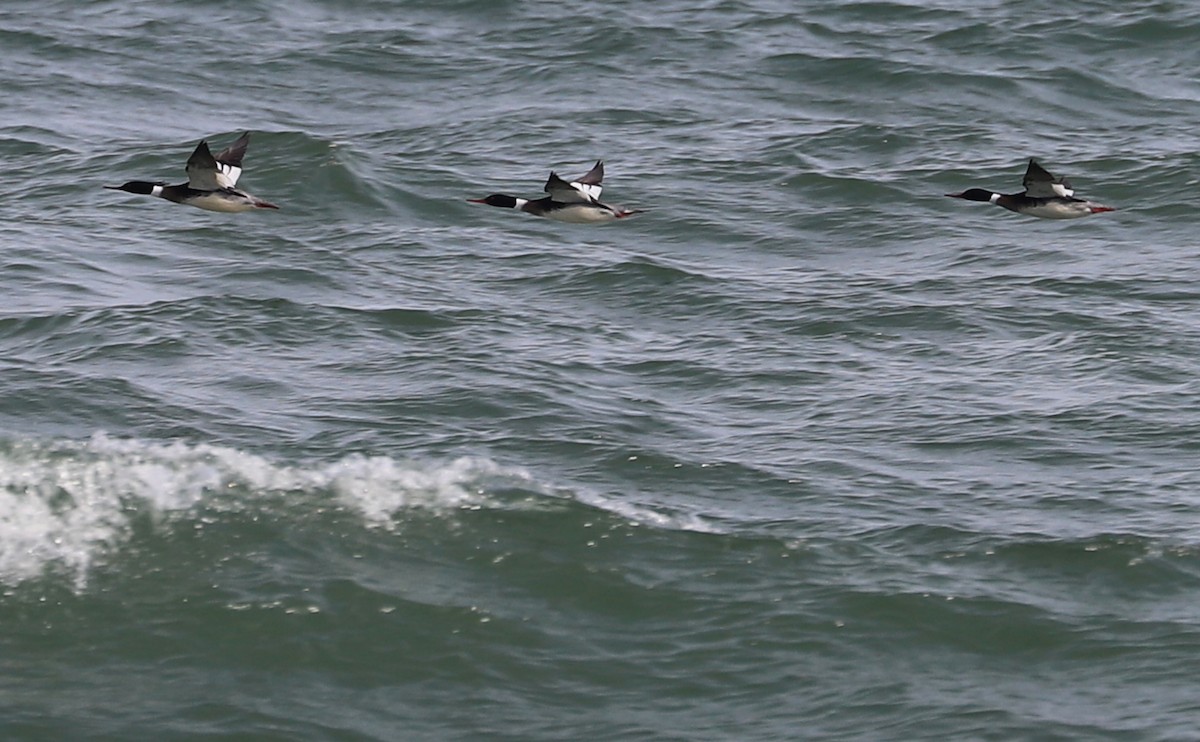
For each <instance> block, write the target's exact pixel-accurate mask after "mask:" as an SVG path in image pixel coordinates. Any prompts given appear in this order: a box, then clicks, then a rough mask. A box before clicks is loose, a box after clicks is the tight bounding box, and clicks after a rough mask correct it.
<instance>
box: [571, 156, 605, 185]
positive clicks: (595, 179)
mask: <svg viewBox="0 0 1200 742" xmlns="http://www.w3.org/2000/svg"><path fill="white" fill-rule="evenodd" d="M602 180H604V160H596V164H595V166H593V167H592V169H591V170H589V171H588V173H587V175H585V176H583V177H582V178H580V179H578V180H576V181H575V182H576V183H579V184H580V185H597V186H598V185H600V181H602Z"/></svg>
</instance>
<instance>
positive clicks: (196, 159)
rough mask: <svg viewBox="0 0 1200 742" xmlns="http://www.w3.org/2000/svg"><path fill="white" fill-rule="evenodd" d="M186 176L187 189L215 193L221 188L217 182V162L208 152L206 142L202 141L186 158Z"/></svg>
mask: <svg viewBox="0 0 1200 742" xmlns="http://www.w3.org/2000/svg"><path fill="white" fill-rule="evenodd" d="M187 175H188V187H189V188H194V189H195V190H197V191H217V190H220V189H221V188H222V186H221V185H220V184H219V183H218V182H217V161H216V160H215V159H213V156H212V152H209V151H208V142H206V141H204V140H203V139H201V140H200V143H199V144H197V145H196V149H195V150H194V151H193V152H192V156H191V157H189V158H188V161H187Z"/></svg>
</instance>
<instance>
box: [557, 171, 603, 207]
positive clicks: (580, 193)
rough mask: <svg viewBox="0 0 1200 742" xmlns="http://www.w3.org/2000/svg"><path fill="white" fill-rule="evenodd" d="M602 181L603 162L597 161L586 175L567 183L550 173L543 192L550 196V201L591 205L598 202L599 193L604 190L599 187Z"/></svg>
mask: <svg viewBox="0 0 1200 742" xmlns="http://www.w3.org/2000/svg"><path fill="white" fill-rule="evenodd" d="M602 180H604V162H603V161H597V162H596V164H595V165H594V166H593V167H592V169H591V170H589V171H588V172H587V174H586V175H584V176H582V177H581V178H579V179H578V180H574V181H571V182H569V183H568V182H567V181H565V180H563V179H562V178H560V177H558V174H557V173H553V172H552V173H550V179H549V180H547V181H546V188H545V191H546V193H549V194H550V198H551V199H553V200H554V201H557V202H559V203H568V204H569V203H591V202H592V201H596V200H598V199H599V198H600V193H601V191H603V190H604V189H603V188H602V187H601V186H600V181H602Z"/></svg>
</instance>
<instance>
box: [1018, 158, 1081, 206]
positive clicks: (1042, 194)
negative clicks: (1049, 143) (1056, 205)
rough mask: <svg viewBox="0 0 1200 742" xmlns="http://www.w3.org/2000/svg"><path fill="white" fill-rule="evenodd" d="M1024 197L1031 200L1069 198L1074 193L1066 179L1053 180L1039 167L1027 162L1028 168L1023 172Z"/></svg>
mask: <svg viewBox="0 0 1200 742" xmlns="http://www.w3.org/2000/svg"><path fill="white" fill-rule="evenodd" d="M1023 183H1024V185H1025V195H1026V196H1030V197H1032V198H1055V197H1059V196H1061V197H1065V198H1070V197H1071V196H1073V195H1075V191H1074V190H1073V189H1072V188H1071V183H1070V182H1069V181H1068V180H1067V179H1066V178H1055V177H1054V176H1053V175H1051V174H1050V171H1049V170H1046V169H1045V168H1044V167H1042V166H1041V165H1039V164H1037V163H1036V162H1034V161H1033V159H1030V160H1029V167H1028V168H1026V170H1025V180H1024V181H1023Z"/></svg>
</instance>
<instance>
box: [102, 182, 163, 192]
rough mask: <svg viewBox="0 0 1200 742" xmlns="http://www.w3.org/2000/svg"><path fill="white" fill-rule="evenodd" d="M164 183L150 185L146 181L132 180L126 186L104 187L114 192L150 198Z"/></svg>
mask: <svg viewBox="0 0 1200 742" xmlns="http://www.w3.org/2000/svg"><path fill="white" fill-rule="evenodd" d="M162 185H164V184H163V183H150V182H148V181H145V180H131V181H129V182H128V183H125V184H124V185H119V186H104V187H105V188H108V189H109V190H113V191H125V192H126V193H136V194H138V195H140V196H149V195H150V194H151V193H154V187H155V186H162Z"/></svg>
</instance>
